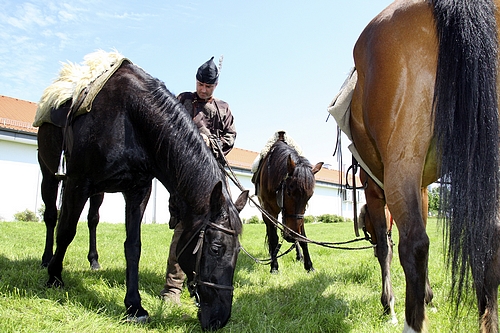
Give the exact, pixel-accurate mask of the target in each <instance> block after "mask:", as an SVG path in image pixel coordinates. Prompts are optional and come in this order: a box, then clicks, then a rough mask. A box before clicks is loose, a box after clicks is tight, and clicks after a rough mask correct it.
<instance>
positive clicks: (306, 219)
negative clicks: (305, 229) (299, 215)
mask: <svg viewBox="0 0 500 333" xmlns="http://www.w3.org/2000/svg"><path fill="white" fill-rule="evenodd" d="M314 222H316V218H315V217H314V216H312V215H306V216H304V223H314Z"/></svg>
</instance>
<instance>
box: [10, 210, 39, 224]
mask: <svg viewBox="0 0 500 333" xmlns="http://www.w3.org/2000/svg"><path fill="white" fill-rule="evenodd" d="M14 219H15V220H16V221H20V222H38V217H37V216H36V214H35V212H32V211H31V210H29V209H26V210H25V211H24V212H17V213H15V214H14Z"/></svg>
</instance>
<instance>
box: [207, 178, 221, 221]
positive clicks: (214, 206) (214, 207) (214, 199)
mask: <svg viewBox="0 0 500 333" xmlns="http://www.w3.org/2000/svg"><path fill="white" fill-rule="evenodd" d="M223 205H224V195H223V194H222V182H221V181H220V180H219V181H218V182H217V184H215V186H214V188H213V190H212V194H211V195H210V211H211V212H212V214H217V213H218V212H219V211H220V210H221V209H222V207H223Z"/></svg>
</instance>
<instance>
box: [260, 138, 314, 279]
mask: <svg viewBox="0 0 500 333" xmlns="http://www.w3.org/2000/svg"><path fill="white" fill-rule="evenodd" d="M281 133H283V134H284V132H281ZM283 134H281V135H283ZM322 166H323V162H320V163H317V164H316V165H315V166H314V167H313V166H312V165H311V164H310V163H309V161H308V160H307V159H306V158H304V157H303V156H300V155H299V154H298V152H297V150H296V149H295V148H293V147H292V146H290V145H288V144H287V143H285V142H284V141H283V136H281V137H280V138H279V139H278V140H277V141H276V142H275V143H274V144H273V145H272V146H271V148H270V150H269V152H268V153H267V154H266V156H265V157H264V159H263V160H262V161H261V166H260V168H259V171H257V172H259V173H260V174H259V177H258V179H259V187H258V188H259V191H258V197H259V201H260V204H261V205H262V207H263V208H264V210H265V211H266V212H267V213H269V214H270V215H272V216H273V217H274V218H275V219H277V218H278V215H279V214H280V213H281V216H282V219H283V224H285V225H286V226H287V227H288V228H290V229H291V230H293V231H294V232H296V233H298V234H300V235H302V236H306V231H305V228H304V213H305V211H306V205H307V202H308V201H309V199H310V198H311V196H312V195H313V193H314V185H315V179H314V174H315V173H317V172H318V171H319V170H320V169H321V167H322ZM262 218H263V219H264V222H265V223H266V230H267V241H268V245H269V255H270V257H271V273H276V272H278V259H277V255H278V251H279V244H278V234H277V230H276V226H275V224H274V223H273V222H272V221H271V220H270V218H269V217H268V216H267V215H266V214H262ZM283 237H284V238H285V240H286V241H288V242H292V243H293V242H295V239H294V237H293V236H292V235H289V234H287V233H286V232H284V235H283ZM299 244H300V247H301V248H302V251H303V256H302V254H301V253H300V249H299V248H298V247H297V248H296V251H297V260H303V261H304V269H306V270H307V271H308V272H309V271H313V270H314V268H313V264H312V261H311V257H310V255H309V249H308V247H307V243H306V242H299Z"/></svg>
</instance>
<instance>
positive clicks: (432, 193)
mask: <svg viewBox="0 0 500 333" xmlns="http://www.w3.org/2000/svg"><path fill="white" fill-rule="evenodd" d="M439 192H440V187H433V188H431V189H430V190H429V191H428V192H427V196H428V199H429V213H430V214H431V215H432V216H436V215H437V214H438V212H439V209H440V195H439Z"/></svg>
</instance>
